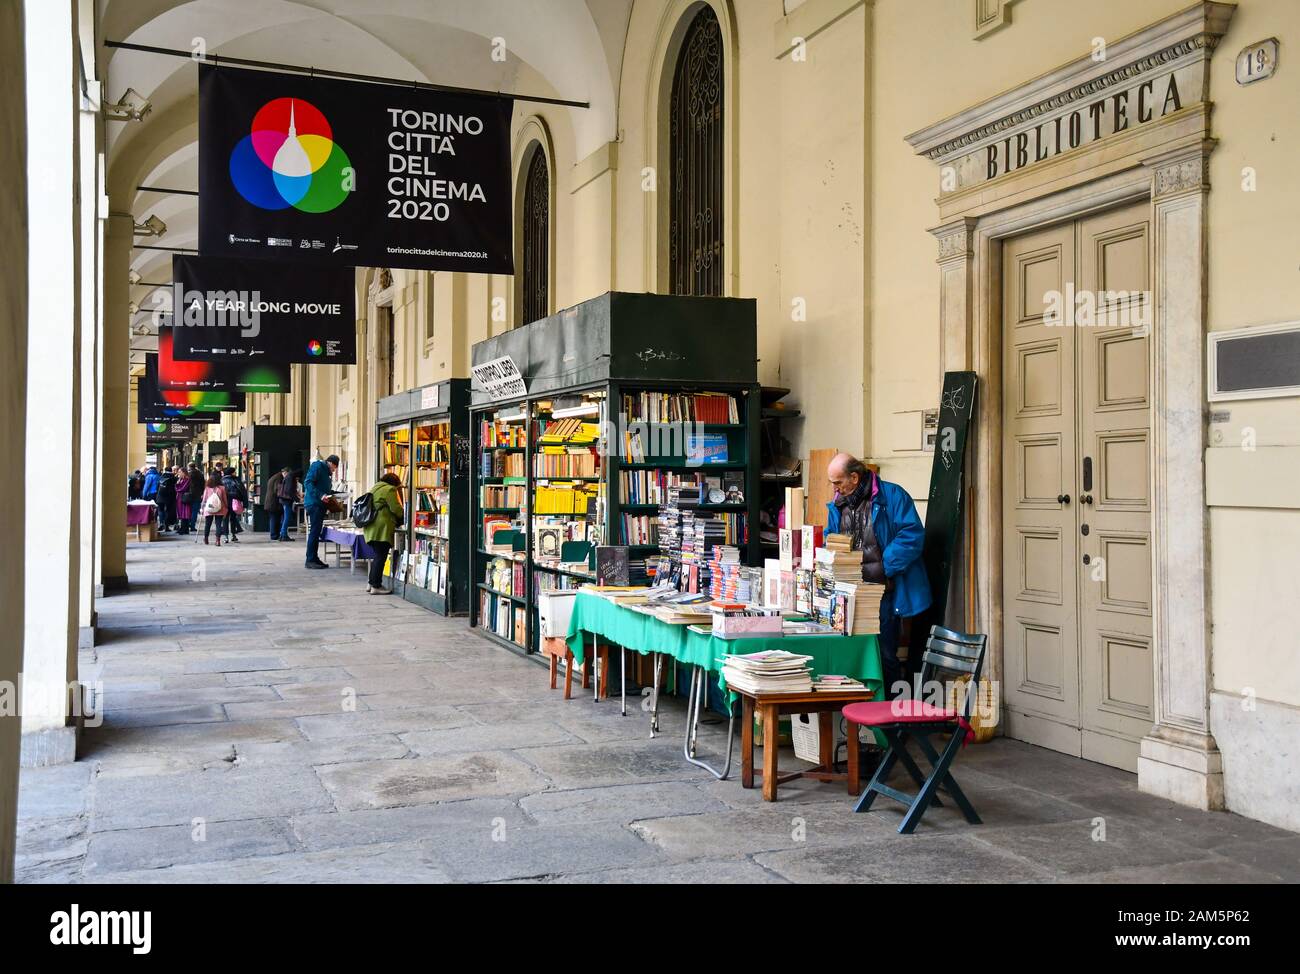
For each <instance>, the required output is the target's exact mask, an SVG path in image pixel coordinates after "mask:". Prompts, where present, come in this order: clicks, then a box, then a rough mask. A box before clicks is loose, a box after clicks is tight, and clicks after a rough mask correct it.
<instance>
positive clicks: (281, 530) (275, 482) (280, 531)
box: [262, 467, 293, 541]
mask: <svg viewBox="0 0 1300 974" xmlns="http://www.w3.org/2000/svg"><path fill="white" fill-rule="evenodd" d="M288 475H289V468H288V467H284V468H282V469H280V470H277V471H276V472H275V473H274V474H272V475H271V479H270V480H268V481H267V482H266V490H264V491H263V492H262V508H263V509H264V510H265V511H266V521H267V526H268V527H269V528H270V529H271V540H272V541H288V540H289V514H290V512H292V510H293V506H292V504H290V507H289V510H287V511H283V515H284V516H283V521H282V520H281V511H282V504H281V500H280V487H281V485H282V484H283V483H284V478H285V477H286V476H288Z"/></svg>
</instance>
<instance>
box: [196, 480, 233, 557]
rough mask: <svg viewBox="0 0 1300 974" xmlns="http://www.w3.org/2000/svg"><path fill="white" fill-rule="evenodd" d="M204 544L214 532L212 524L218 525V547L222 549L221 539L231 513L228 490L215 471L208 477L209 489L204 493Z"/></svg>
mask: <svg viewBox="0 0 1300 974" xmlns="http://www.w3.org/2000/svg"><path fill="white" fill-rule="evenodd" d="M202 510H203V543H204V544H207V543H208V535H209V534H210V533H211V531H212V524H213V522H216V525H217V547H218V548H220V547H221V539H222V537H223V536H224V535H225V533H226V516H227V515H228V514H229V513H230V502H229V500H228V498H227V497H226V488H225V487H224V486H222V483H221V478H220V477H219V476H218V475H217V474H216V472H215V471H214V472H213V473H212V475H211V476H210V477H208V487H207V489H206V490H205V491H204V492H203V504H202Z"/></svg>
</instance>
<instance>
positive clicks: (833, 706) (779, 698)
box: [736, 690, 875, 802]
mask: <svg viewBox="0 0 1300 974" xmlns="http://www.w3.org/2000/svg"><path fill="white" fill-rule="evenodd" d="M736 693H737V694H738V695H739V696H740V700H741V721H742V723H741V725H740V786H741V787H742V788H753V787H754V778H755V777H757V776H759V775H760V774H761V777H762V779H763V800H764V801H769V802H774V801H776V786H777V785H779V784H782V783H784V782H787V781H793V780H794V779H795V778H816V779H817V780H818V781H843V782H846V783H847V785H848V791H849V794H850V795H856V794H857V793H858V792H860V791H861V790H862V783H861V781H860V780H859V778H858V774H859V772H858V762H857V754H856V753H855V750H854V749H855V747H856V745H857V741H856V735H855V734H853V733H852V732H853V731H856V729H857V728H852V727H851V728H850V736H849V764H848V774H841V773H839V772H837V771H835V768H834V758H835V755H834V732H833V720H834V717H835V715H836V714H838V713H839V711H840V709H841V708H843V707H844V705H845V704H850V703H859V702H861V701H866V700H872V699H873V698H874V696H875V695H874V694H873V693H872V692H871V691H870V690H864V691H860V692H856V693H855V692H852V691H844V692H839V693H816V692H813V693H760V694H752V693H746V692H745V691H743V690H737V691H736ZM756 710H757V711H758V712H759V713H760V714H762V717H763V770H762V772H757V771H756V770H755V768H754V711H756ZM787 714H817V720H818V745H819V746H820V749H821V753H820V754H819V755H818V757H819V760H820V764H819V765H818V766H817V767H815V768H809V769H808V770H807V771H791V772H789V773H786V774H782V773H781V772H779V771H778V770H777V750H778V747H777V739H776V738H777V722H778V719H779V718H780V717H783V716H785V715H787Z"/></svg>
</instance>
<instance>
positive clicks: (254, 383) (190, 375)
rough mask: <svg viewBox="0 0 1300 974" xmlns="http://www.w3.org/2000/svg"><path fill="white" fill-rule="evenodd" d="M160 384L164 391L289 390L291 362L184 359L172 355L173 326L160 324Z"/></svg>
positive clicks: (268, 359) (266, 358) (245, 391)
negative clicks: (182, 360)
mask: <svg viewBox="0 0 1300 974" xmlns="http://www.w3.org/2000/svg"><path fill="white" fill-rule="evenodd" d="M158 387H159V388H160V389H161V390H162V391H163V392H164V393H166V392H169V391H179V392H241V393H248V392H263V393H265V392H277V393H278V392H289V391H290V388H291V382H290V379H289V364H288V363H287V362H277V361H273V360H272V359H271V358H270V357H265V358H261V357H259V358H256V359H239V360H234V361H228V362H200V361H190V362H181V361H179V360H177V359H175V358H174V357H173V356H172V327H171V325H170V324H165V325H164V324H159V325H158Z"/></svg>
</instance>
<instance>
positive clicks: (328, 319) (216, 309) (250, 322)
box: [159, 254, 357, 370]
mask: <svg viewBox="0 0 1300 974" xmlns="http://www.w3.org/2000/svg"><path fill="white" fill-rule="evenodd" d="M159 331H160V332H161V328H160V329H159ZM171 354H172V358H173V359H174V360H177V361H181V362H193V361H200V362H243V363H244V365H245V369H246V370H251V369H252V368H253V366H254V364H256V365H257V366H259V367H260V365H261V363H264V362H277V363H280V364H281V365H285V364H288V363H291V362H304V363H307V364H308V365H354V364H355V363H356V361H357V318H356V284H355V275H354V274H353V273H352V271H351V269H348V270H342V269H339V270H335V269H332V268H327V267H310V266H308V265H305V264H303V265H297V266H289V265H286V264H275V263H272V262H271V261H266V260H242V259H238V258H230V257H194V256H190V255H182V254H176V255H174V256H173V257H172V348H171Z"/></svg>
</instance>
